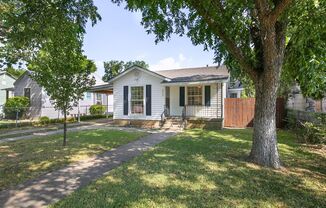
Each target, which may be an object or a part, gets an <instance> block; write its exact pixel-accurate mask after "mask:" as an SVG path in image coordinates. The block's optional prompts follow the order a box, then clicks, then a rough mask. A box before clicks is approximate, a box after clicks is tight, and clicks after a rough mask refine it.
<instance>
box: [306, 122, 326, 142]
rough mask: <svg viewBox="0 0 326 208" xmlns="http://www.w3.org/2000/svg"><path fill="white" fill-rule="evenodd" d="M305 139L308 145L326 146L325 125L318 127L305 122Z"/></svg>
mask: <svg viewBox="0 0 326 208" xmlns="http://www.w3.org/2000/svg"><path fill="white" fill-rule="evenodd" d="M302 126H303V127H304V133H303V138H304V141H305V142H306V143H310V144H326V127H325V125H318V124H317V125H316V124H313V123H311V122H305V123H303V125H302Z"/></svg>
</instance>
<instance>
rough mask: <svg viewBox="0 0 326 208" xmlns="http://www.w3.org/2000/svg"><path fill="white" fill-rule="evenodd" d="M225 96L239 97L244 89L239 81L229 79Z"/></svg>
mask: <svg viewBox="0 0 326 208" xmlns="http://www.w3.org/2000/svg"><path fill="white" fill-rule="evenodd" d="M227 86H228V90H227V92H228V93H227V97H228V98H241V93H242V91H243V90H244V88H243V86H242V84H241V82H240V81H238V80H236V81H230V82H229V83H228V85H227Z"/></svg>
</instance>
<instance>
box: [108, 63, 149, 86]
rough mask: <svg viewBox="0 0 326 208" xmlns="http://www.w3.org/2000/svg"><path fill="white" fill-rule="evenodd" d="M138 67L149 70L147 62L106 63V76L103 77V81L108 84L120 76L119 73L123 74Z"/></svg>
mask: <svg viewBox="0 0 326 208" xmlns="http://www.w3.org/2000/svg"><path fill="white" fill-rule="evenodd" d="M134 65H137V66H140V67H142V68H144V69H148V64H147V63H146V62H145V61H138V60H136V61H128V62H126V63H125V62H123V61H117V60H112V61H108V62H104V70H105V72H104V76H103V78H102V79H103V81H104V82H108V81H109V80H110V79H112V78H113V77H115V76H116V75H118V74H119V73H121V72H123V71H124V70H126V69H128V68H130V67H132V66H134Z"/></svg>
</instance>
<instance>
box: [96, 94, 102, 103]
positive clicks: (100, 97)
mask: <svg viewBox="0 0 326 208" xmlns="http://www.w3.org/2000/svg"><path fill="white" fill-rule="evenodd" d="M96 104H97V105H102V94H100V93H96Z"/></svg>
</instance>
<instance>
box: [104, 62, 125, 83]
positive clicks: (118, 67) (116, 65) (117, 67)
mask: <svg viewBox="0 0 326 208" xmlns="http://www.w3.org/2000/svg"><path fill="white" fill-rule="evenodd" d="M123 70H124V62H123V61H117V60H112V61H108V62H104V75H103V77H102V80H103V81H104V82H107V81H109V80H110V79H112V78H113V77H115V76H116V75H118V74H119V73H121V72H122V71H123Z"/></svg>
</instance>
